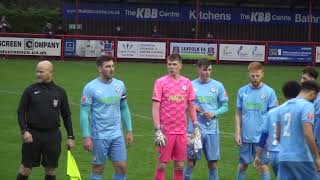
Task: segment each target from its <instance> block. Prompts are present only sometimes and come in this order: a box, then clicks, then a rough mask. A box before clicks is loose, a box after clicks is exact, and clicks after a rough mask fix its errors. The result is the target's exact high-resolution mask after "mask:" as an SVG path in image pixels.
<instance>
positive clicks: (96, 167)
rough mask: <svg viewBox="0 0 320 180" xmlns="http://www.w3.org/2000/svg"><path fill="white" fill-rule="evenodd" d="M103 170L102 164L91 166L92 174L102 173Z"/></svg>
mask: <svg viewBox="0 0 320 180" xmlns="http://www.w3.org/2000/svg"><path fill="white" fill-rule="evenodd" d="M103 171H104V166H103V165H93V166H92V172H93V173H94V174H99V175H102V174H103Z"/></svg>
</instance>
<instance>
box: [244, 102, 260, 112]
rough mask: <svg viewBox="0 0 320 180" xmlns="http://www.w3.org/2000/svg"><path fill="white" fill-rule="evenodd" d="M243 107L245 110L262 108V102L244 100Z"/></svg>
mask: <svg viewBox="0 0 320 180" xmlns="http://www.w3.org/2000/svg"><path fill="white" fill-rule="evenodd" d="M245 107H246V109H247V110H260V109H262V103H256V102H246V103H245Z"/></svg>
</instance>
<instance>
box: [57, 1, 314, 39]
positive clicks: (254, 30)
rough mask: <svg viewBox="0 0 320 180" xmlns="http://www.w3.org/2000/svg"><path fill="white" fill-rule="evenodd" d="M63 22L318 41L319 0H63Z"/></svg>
mask: <svg viewBox="0 0 320 180" xmlns="http://www.w3.org/2000/svg"><path fill="white" fill-rule="evenodd" d="M61 4H62V9H63V23H64V26H65V27H67V29H68V33H69V34H86V35H113V31H114V28H115V27H116V26H117V25H120V26H121V27H122V30H123V35H122V36H131V37H148V36H149V37H150V36H151V29H152V27H153V26H154V25H156V26H158V27H159V31H160V33H161V35H162V37H167V38H190V37H191V38H192V36H193V35H192V32H191V29H192V27H195V29H196V31H197V33H196V34H197V35H198V38H205V35H206V33H207V32H212V33H213V38H214V39H225V40H229V39H230V40H235V39H237V40H262V41H263V40H267V41H319V40H320V32H319V30H320V29H319V25H320V11H319V10H320V2H319V1H315V0H307V1H297V0H295V1H292V0H282V1H278V0H223V1H222V0H220V1H219V0H206V1H204V0H203V1H200V0H193V1H190V0H164V1H152V0H83V1H82V0H64V1H63V3H61Z"/></svg>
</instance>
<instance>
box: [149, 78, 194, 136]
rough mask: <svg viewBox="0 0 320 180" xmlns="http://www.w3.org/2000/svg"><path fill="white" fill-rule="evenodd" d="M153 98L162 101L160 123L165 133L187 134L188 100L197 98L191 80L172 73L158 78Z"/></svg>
mask: <svg viewBox="0 0 320 180" xmlns="http://www.w3.org/2000/svg"><path fill="white" fill-rule="evenodd" d="M152 99H153V100H155V101H159V102H160V125H161V128H162V130H163V132H164V133H165V134H185V133H186V126H187V117H186V109H187V101H188V100H189V101H193V100H194V99H195V94H194V90H193V87H192V84H191V81H190V80H189V79H188V78H186V77H183V76H180V77H179V79H177V80H176V79H174V78H173V77H171V76H170V75H167V76H163V77H161V78H160V79H157V80H156V82H155V84H154V90H153V97H152Z"/></svg>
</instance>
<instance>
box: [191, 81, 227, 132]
mask: <svg viewBox="0 0 320 180" xmlns="http://www.w3.org/2000/svg"><path fill="white" fill-rule="evenodd" d="M192 86H193V88H194V90H195V94H196V99H195V101H194V104H195V105H196V106H199V107H201V108H202V109H203V110H204V112H214V111H215V110H217V109H219V107H220V106H221V105H222V104H223V103H224V102H227V101H228V96H227V93H226V90H225V88H224V86H223V84H222V83H220V82H219V81H216V80H214V79H210V80H209V81H208V82H206V83H201V82H200V81H199V79H195V80H193V81H192ZM197 118H198V123H199V128H200V131H201V133H204V134H217V133H219V122H218V118H212V119H210V120H209V121H208V120H207V119H206V118H205V117H204V116H203V113H197ZM188 122H189V123H188V132H192V131H193V125H192V122H191V120H189V121H188Z"/></svg>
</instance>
